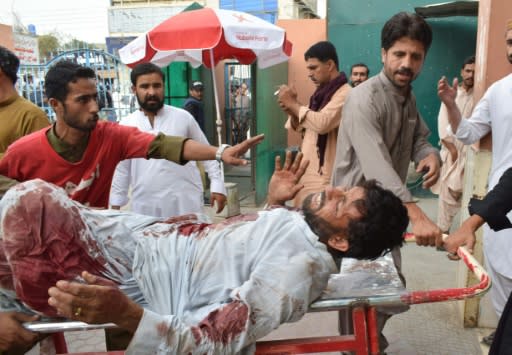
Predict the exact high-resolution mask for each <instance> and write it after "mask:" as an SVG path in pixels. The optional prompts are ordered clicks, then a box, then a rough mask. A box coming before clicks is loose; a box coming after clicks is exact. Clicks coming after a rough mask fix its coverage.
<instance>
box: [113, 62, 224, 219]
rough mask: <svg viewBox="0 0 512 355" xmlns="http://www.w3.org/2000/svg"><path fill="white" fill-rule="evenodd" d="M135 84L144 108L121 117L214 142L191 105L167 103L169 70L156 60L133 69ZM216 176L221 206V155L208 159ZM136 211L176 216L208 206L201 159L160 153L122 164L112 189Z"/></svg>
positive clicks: (214, 194)
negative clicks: (175, 159)
mask: <svg viewBox="0 0 512 355" xmlns="http://www.w3.org/2000/svg"><path fill="white" fill-rule="evenodd" d="M131 81H132V84H133V86H132V90H133V92H134V94H135V96H136V97H137V100H138V102H139V106H140V109H139V110H137V111H135V112H133V113H132V114H130V115H129V116H127V117H125V118H124V119H122V120H121V121H120V124H122V125H126V126H133V127H137V128H139V129H140V130H141V131H146V132H151V133H153V134H155V135H157V134H158V133H159V132H162V133H165V134H167V135H174V136H183V137H187V138H192V139H194V140H196V141H198V142H201V143H205V144H209V143H208V140H207V139H206V137H205V135H204V133H203V132H202V131H201V128H200V127H199V125H198V124H197V122H196V120H195V119H194V118H193V117H192V115H190V114H189V113H188V112H187V111H185V110H182V109H180V108H176V107H173V106H169V105H164V74H163V72H162V70H161V69H160V68H159V67H157V66H156V65H154V64H150V63H144V64H139V65H137V66H136V67H135V68H134V69H133V70H132V72H131ZM203 166H204V168H205V171H206V172H207V173H208V177H209V179H210V192H211V197H210V201H211V203H212V206H213V204H214V203H216V204H217V212H220V211H222V209H223V208H224V206H225V204H226V189H225V187H224V181H223V177H222V174H221V171H220V165H219V163H218V162H217V161H214V160H209V161H204V162H203ZM130 186H131V211H133V212H137V213H140V214H145V215H148V216H155V217H171V216H179V215H184V214H188V213H201V212H203V205H204V197H203V192H204V191H203V182H202V179H201V175H200V172H199V169H198V167H197V162H195V161H190V162H188V163H187V164H185V165H178V164H174V163H172V162H168V161H165V162H164V161H161V160H158V159H149V160H147V159H129V160H125V161H122V162H121V163H119V164H118V166H117V169H116V172H115V174H114V179H113V180H112V187H111V190H110V205H111V206H112V208H114V209H119V208H120V207H121V206H124V205H126V204H127V203H128V202H129V198H128V195H129V189H130Z"/></svg>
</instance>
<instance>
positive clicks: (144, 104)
mask: <svg viewBox="0 0 512 355" xmlns="http://www.w3.org/2000/svg"><path fill="white" fill-rule="evenodd" d="M136 96H137V101H138V102H139V106H140V108H142V109H143V110H145V111H149V112H151V113H157V112H158V111H160V109H161V108H162V107H163V106H164V100H163V99H160V98H159V97H158V96H154V95H153V96H146V98H145V100H141V98H140V97H139V95H136ZM149 100H155V102H153V103H148V101H149Z"/></svg>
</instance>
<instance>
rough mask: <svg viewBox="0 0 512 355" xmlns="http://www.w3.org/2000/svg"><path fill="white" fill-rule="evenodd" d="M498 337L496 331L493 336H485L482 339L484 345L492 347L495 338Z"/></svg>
mask: <svg viewBox="0 0 512 355" xmlns="http://www.w3.org/2000/svg"><path fill="white" fill-rule="evenodd" d="M495 335H496V331H494V332H492V333H491V334H489V335H487V336H485V337H483V338H482V344H485V345H487V346H491V345H492V342H493V341H494V336H495Z"/></svg>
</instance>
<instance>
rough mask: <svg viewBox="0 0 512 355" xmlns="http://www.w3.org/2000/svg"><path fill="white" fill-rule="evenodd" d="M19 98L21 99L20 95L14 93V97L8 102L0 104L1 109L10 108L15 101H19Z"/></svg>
mask: <svg viewBox="0 0 512 355" xmlns="http://www.w3.org/2000/svg"><path fill="white" fill-rule="evenodd" d="M18 97H20V95H18V93H14V95H12V96H11V97H9V98H8V99H7V100H5V101H4V102H0V107H5V106H9V105H10V104H12V103H13V102H14V101H16V100H17V99H18Z"/></svg>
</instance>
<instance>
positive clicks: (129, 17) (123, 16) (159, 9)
mask: <svg viewBox="0 0 512 355" xmlns="http://www.w3.org/2000/svg"><path fill="white" fill-rule="evenodd" d="M184 9H185V6H151V7H118V6H116V7H111V8H110V9H108V30H109V33H110V34H111V35H114V36H122V35H124V34H126V35H134V34H135V35H138V34H141V33H144V32H146V31H149V30H150V29H152V28H153V27H155V26H156V25H158V24H159V23H161V22H162V21H164V20H167V19H168V18H169V17H171V16H173V15H176V14H177V13H180V12H182V11H183V10H184Z"/></svg>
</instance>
